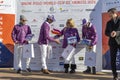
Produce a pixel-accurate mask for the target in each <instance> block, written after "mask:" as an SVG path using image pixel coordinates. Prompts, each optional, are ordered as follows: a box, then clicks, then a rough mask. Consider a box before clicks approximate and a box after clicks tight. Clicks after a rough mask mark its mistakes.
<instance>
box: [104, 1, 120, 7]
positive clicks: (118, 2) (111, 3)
mask: <svg viewBox="0 0 120 80" xmlns="http://www.w3.org/2000/svg"><path fill="white" fill-rule="evenodd" d="M105 4H106V5H107V6H109V5H116V4H120V1H119V0H115V1H109V2H106V3H105Z"/></svg>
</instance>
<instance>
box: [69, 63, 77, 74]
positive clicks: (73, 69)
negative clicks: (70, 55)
mask: <svg viewBox="0 0 120 80" xmlns="http://www.w3.org/2000/svg"><path fill="white" fill-rule="evenodd" d="M75 69H76V64H71V71H70V73H75Z"/></svg>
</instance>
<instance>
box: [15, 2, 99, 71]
mask: <svg viewBox="0 0 120 80" xmlns="http://www.w3.org/2000/svg"><path fill="white" fill-rule="evenodd" d="M21 14H22V15H25V17H26V18H27V20H28V21H27V24H28V25H30V27H31V29H32V33H33V34H35V36H34V38H33V39H32V41H31V43H33V44H34V46H35V47H34V48H35V59H33V60H32V61H31V67H32V69H35V70H39V69H40V68H41V62H40V61H41V56H40V50H39V47H38V45H37V44H36V42H37V40H38V37H39V32H40V26H41V25H42V23H43V22H44V21H45V20H46V17H47V16H48V15H54V16H55V19H56V21H55V22H54V23H52V24H51V29H53V28H56V29H58V30H62V29H63V28H64V27H65V26H66V21H67V19H69V18H72V19H73V20H74V21H75V25H76V27H77V29H78V31H79V34H80V36H81V35H82V33H81V32H82V31H81V29H82V25H81V24H82V19H83V18H86V19H88V20H90V21H91V22H92V23H93V25H95V26H96V28H97V31H98V35H101V31H99V28H100V27H101V0H17V23H19V16H20V15H21ZM96 20H97V21H96ZM50 36H54V34H51V33H50ZM61 39H62V38H61ZM99 40H101V37H100V38H99ZM61 41H62V40H61ZM51 44H52V46H53V58H52V59H50V60H49V61H48V67H49V69H51V70H54V71H62V70H64V69H63V64H64V60H63V59H62V58H61V53H62V52H63V48H62V43H61V44H60V45H57V44H56V43H51ZM99 44H100V41H99ZM99 48H100V46H99ZM76 50H77V51H78V53H77V54H76V55H75V61H76V64H77V70H85V65H84V56H85V46H83V45H77V48H76ZM98 52H99V53H98V56H99V55H101V50H100V49H99V50H98ZM97 63H99V64H97V66H101V64H100V63H101V62H100V60H99V61H97ZM15 64H16V63H15ZM14 68H16V65H14ZM23 68H25V64H24V62H23Z"/></svg>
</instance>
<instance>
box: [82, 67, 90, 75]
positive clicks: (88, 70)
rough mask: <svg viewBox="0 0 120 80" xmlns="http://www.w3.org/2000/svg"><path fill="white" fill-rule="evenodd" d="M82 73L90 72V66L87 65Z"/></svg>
mask: <svg viewBox="0 0 120 80" xmlns="http://www.w3.org/2000/svg"><path fill="white" fill-rule="evenodd" d="M83 73H88V74H89V73H91V68H90V67H87V69H86V70H85V71H83Z"/></svg>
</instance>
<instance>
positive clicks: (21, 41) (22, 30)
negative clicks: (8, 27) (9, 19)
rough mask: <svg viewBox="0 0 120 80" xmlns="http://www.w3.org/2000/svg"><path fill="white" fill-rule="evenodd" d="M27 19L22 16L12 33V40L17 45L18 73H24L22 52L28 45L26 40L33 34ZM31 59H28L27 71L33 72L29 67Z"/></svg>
mask: <svg viewBox="0 0 120 80" xmlns="http://www.w3.org/2000/svg"><path fill="white" fill-rule="evenodd" d="M26 21H27V19H26V18H25V16H24V15H20V22H19V24H16V25H15V26H14V28H13V31H12V39H13V41H14V43H15V45H17V46H16V47H17V53H16V54H17V59H18V65H17V68H18V69H17V73H21V72H22V69H21V68H22V54H23V53H22V52H23V46H24V45H25V44H28V41H27V40H26V37H27V35H30V34H32V32H31V29H30V26H29V25H26ZM30 60H31V58H27V59H26V71H28V72H31V69H30V67H29V64H30Z"/></svg>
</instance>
